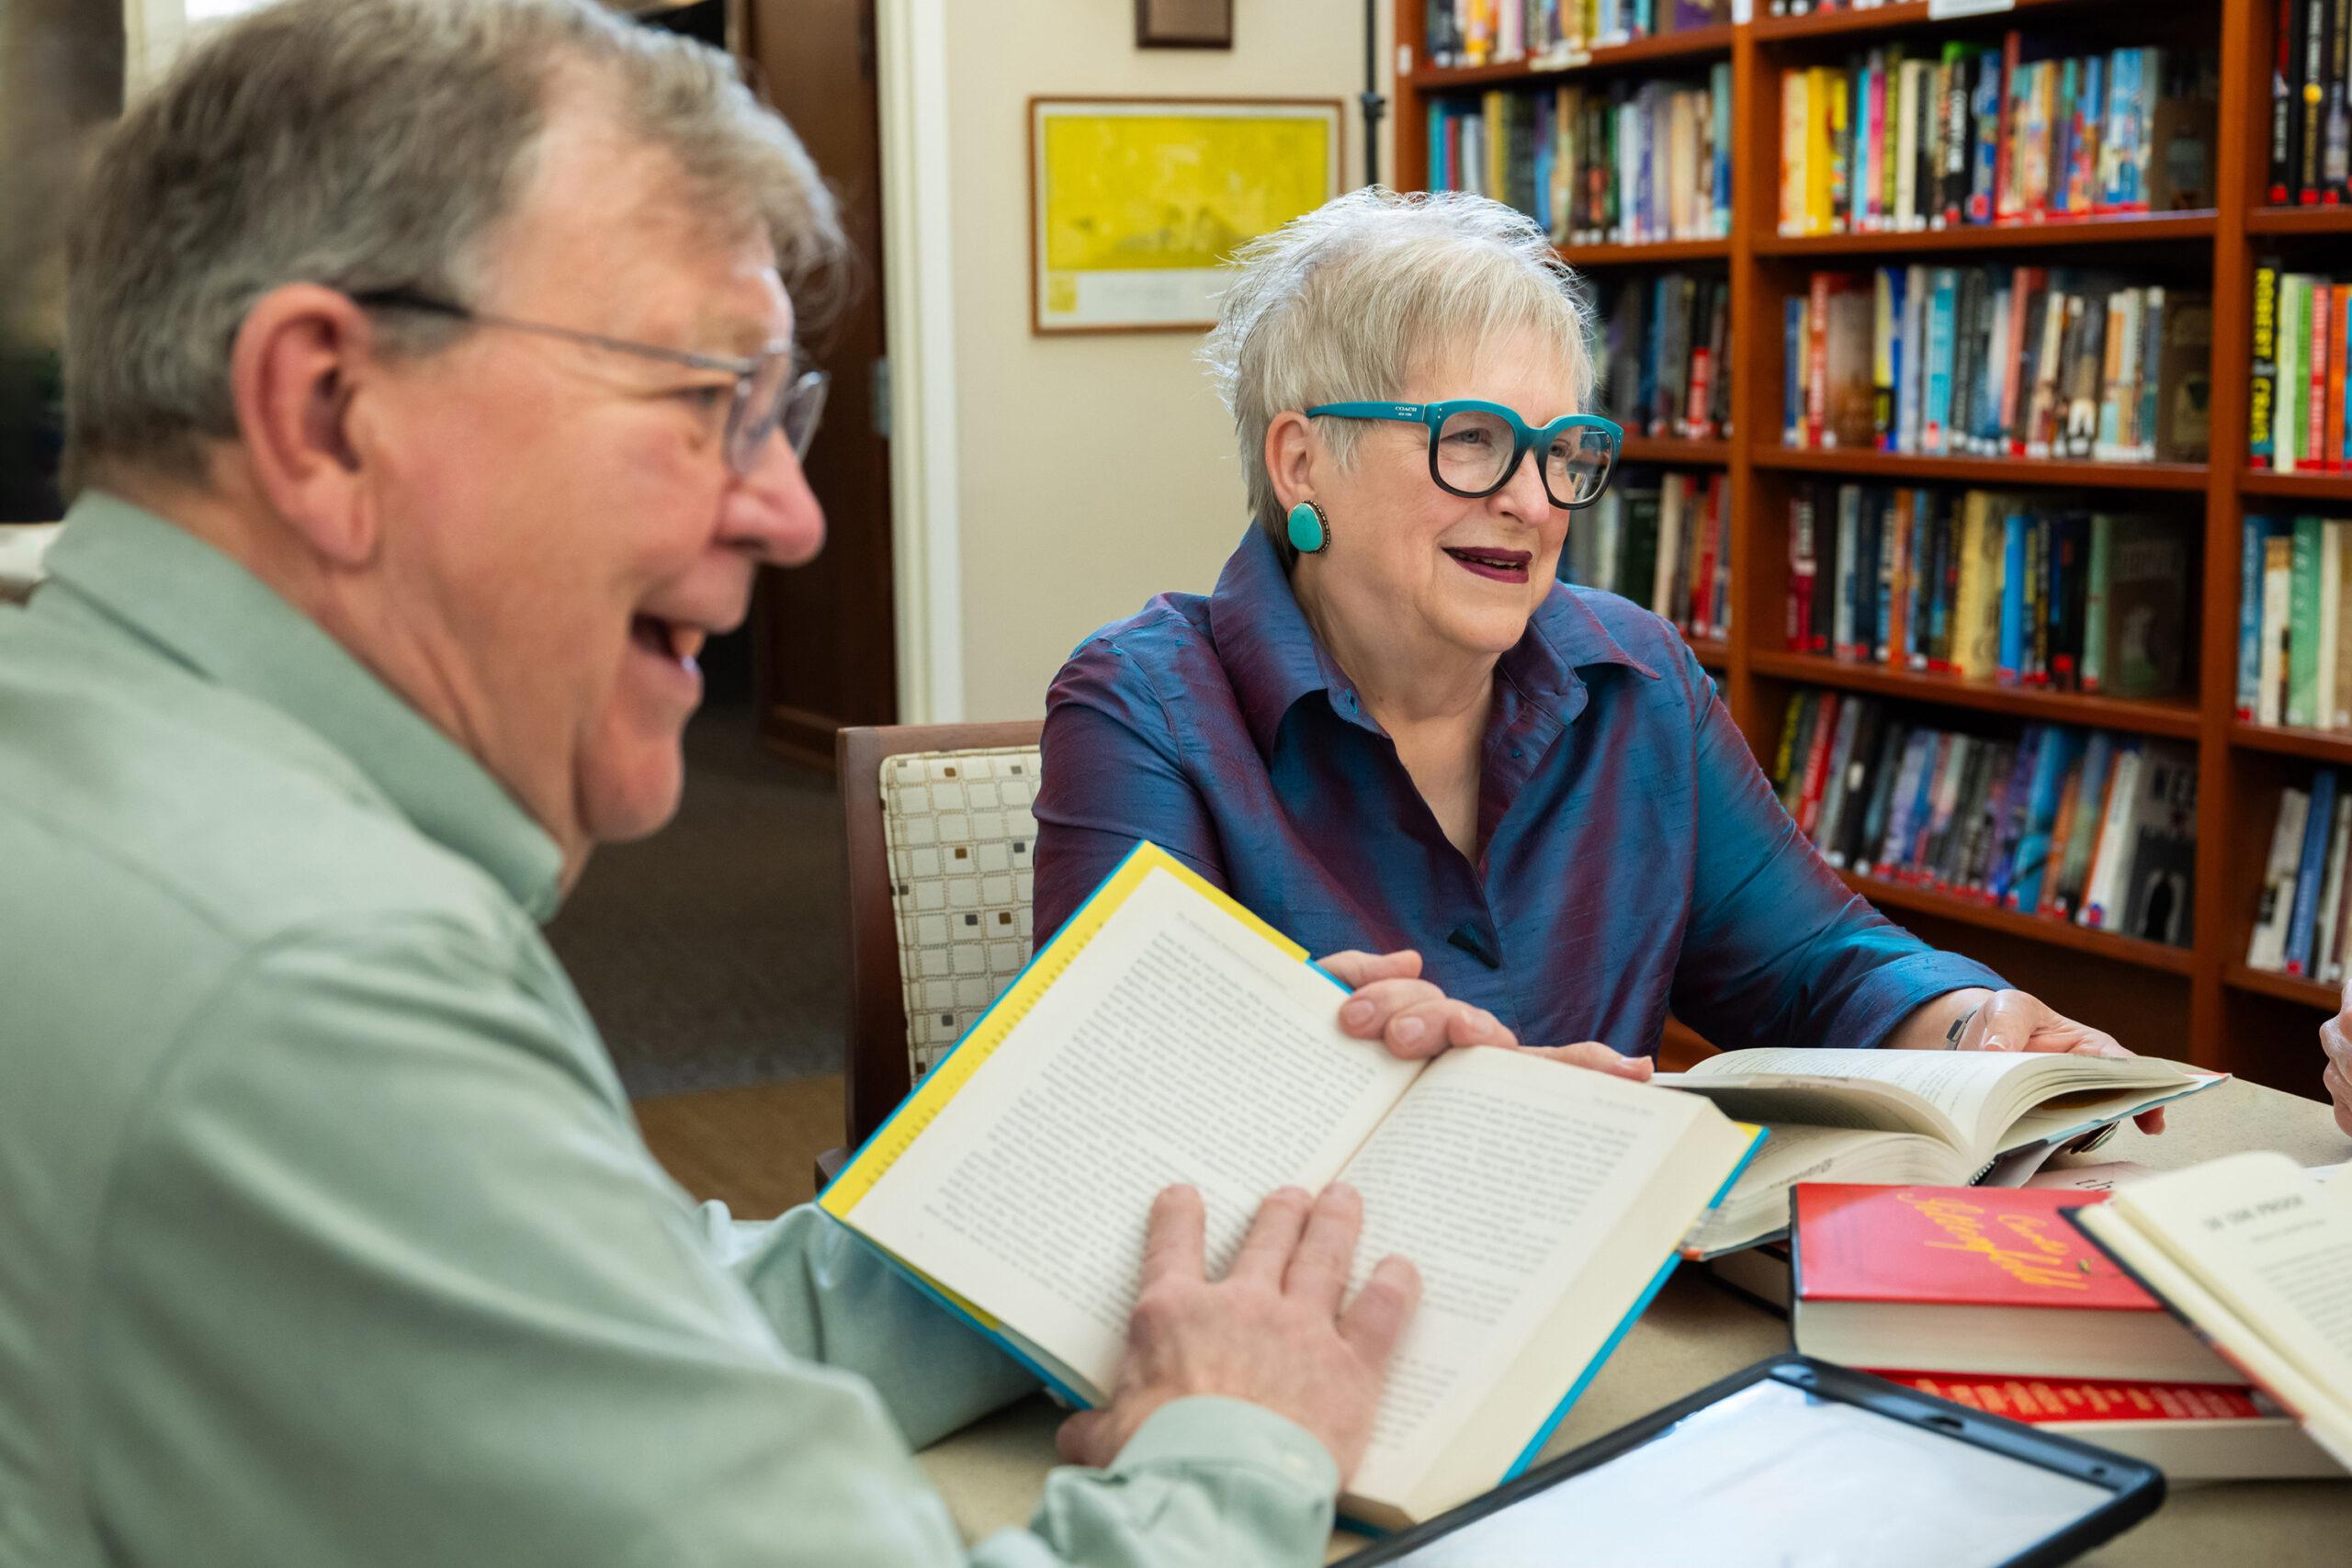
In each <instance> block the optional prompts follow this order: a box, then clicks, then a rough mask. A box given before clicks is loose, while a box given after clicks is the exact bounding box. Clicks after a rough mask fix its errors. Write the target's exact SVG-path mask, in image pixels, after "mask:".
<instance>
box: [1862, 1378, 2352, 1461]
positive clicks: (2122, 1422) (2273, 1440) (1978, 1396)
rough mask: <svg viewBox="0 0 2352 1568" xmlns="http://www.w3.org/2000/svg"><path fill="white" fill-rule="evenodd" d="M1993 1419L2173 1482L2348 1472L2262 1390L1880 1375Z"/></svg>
mask: <svg viewBox="0 0 2352 1568" xmlns="http://www.w3.org/2000/svg"><path fill="white" fill-rule="evenodd" d="M1878 1375H1879V1376H1880V1377H1883V1378H1885V1379H1887V1380H1889V1381H1890V1382H1899V1383H1901V1384H1903V1385H1904V1386H1905V1388H1916V1389H1917V1390H1918V1391H1919V1392H1920V1393H1930V1394H1933V1395H1935V1396H1936V1397H1937V1398H1939V1399H1949V1400H1951V1402H1952V1403H1953V1404H1965V1405H1967V1406H1968V1407H1969V1408H1970V1409H1972V1410H1982V1411H1983V1412H1985V1414H1986V1415H1987V1416H2001V1417H2003V1418H2004V1419H2007V1420H2010V1421H2022V1422H2024V1423H2025V1424H2026V1425H2027V1426H2029V1427H2035V1428H2038V1429H2039V1430H2041V1431H2044V1432H2055V1433H2058V1434H2059V1435H2060V1436H2062V1437H2068V1438H2075V1439H2076V1440H2077V1441H2079V1442H2086V1443H2095V1444H2097V1445H2098V1447H2100V1448H2103V1449H2110V1450H2114V1451H2115V1452H2117V1453H2120V1454H2123V1455H2125V1456H2126V1457H2128V1458H2131V1459H2136V1460H2138V1461H2141V1462H2142V1463H2143V1464H2153V1465H2154V1466H2155V1467H2156V1468H2157V1469H2159V1470H2161V1471H2163V1472H2165V1480H2166V1481H2168V1482H2174V1483H2179V1482H2184V1481H2256V1480H2271V1481H2277V1480H2288V1479H2312V1480H2319V1479H2327V1478H2333V1477H2336V1476H2341V1475H2342V1474H2343V1473H2344V1471H2343V1468H2342V1467H2341V1466H2339V1465H2337V1464H2336V1463H2335V1461H2333V1460H2331V1459H2329V1458H2328V1457H2327V1455H2326V1454H2325V1453H2324V1452H2322V1451H2321V1450H2320V1448H2319V1445H2318V1444H2316V1443H2314V1442H2312V1440H2311V1438H2308V1437H2306V1436H2304V1435H2303V1431H2302V1429H2301V1427H2298V1426H2296V1425H2295V1420H2294V1417H2292V1416H2289V1415H2288V1414H2287V1413H2286V1412H2285V1411H2283V1410H2281V1409H2280V1408H2279V1407H2278V1404H2276V1403H2275V1402H2273V1401H2272V1400H2270V1399H2269V1398H2268V1397H2267V1396H2266V1395H2264V1394H2263V1393H2260V1392H2259V1391H2257V1390H2255V1389H2250V1388H2224V1387H2222V1386H2219V1385H2216V1384H2207V1383H2178V1382H2117V1381H2113V1380H2103V1379H2095V1378H2076V1377H2049V1378H2035V1377H1984V1376H1972V1375H1970V1374H1968V1373H1965V1372H1959V1373H1947V1372H1907V1371H1880V1372H1879V1374H1878Z"/></svg>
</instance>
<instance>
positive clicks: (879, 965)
mask: <svg viewBox="0 0 2352 1568" xmlns="http://www.w3.org/2000/svg"><path fill="white" fill-rule="evenodd" d="M1043 728H1044V725H1043V723H1042V722H1041V721H1039V720H1036V719H1023V720H1014V721H1010V722H1004V723H995V724H923V725H889V726H877V727H854V728H845V729H843V730H842V731H841V732H840V734H839V735H838V736H837V737H836V739H835V741H834V746H833V756H834V760H835V761H836V762H837V764H838V767H837V770H836V771H837V776H838V777H839V780H840V784H841V792H842V844H843V849H844V851H845V852H846V856H847V860H848V877H847V886H848V889H849V982H850V1005H849V1040H848V1046H847V1049H846V1051H845V1053H844V1055H845V1058H846V1059H845V1061H844V1063H843V1066H842V1071H843V1076H844V1077H845V1080H846V1082H845V1085H844V1089H843V1092H842V1109H843V1125H842V1131H843V1132H844V1134H846V1135H847V1138H848V1142H847V1143H846V1145H844V1146H842V1147H841V1148H838V1149H831V1150H828V1151H826V1152H825V1153H824V1154H822V1155H820V1156H818V1160H817V1179H818V1182H819V1185H820V1186H821V1185H822V1184H823V1183H825V1182H827V1181H830V1180H831V1179H832V1178H833V1176H834V1174H835V1173H837V1172H838V1171H839V1170H840V1168H841V1167H842V1163H843V1162H844V1161H846V1160H847V1159H848V1157H849V1155H850V1153H851V1151H853V1150H854V1149H855V1148H856V1147H857V1146H858V1145H860V1144H862V1143H864V1142H865V1140H866V1139H867V1138H868V1137H870V1136H871V1135H872V1134H873V1133H874V1131H875V1129H876V1128H877V1127H879V1126H881V1125H882V1123H883V1122H884V1121H886V1120H887V1119H888V1117H889V1114H890V1112H891V1111H894V1110H896V1109H897V1108H898V1105H899V1101H900V1100H904V1099H906V1097H907V1091H908V1090H909V1089H910V1088H911V1087H912V1081H911V1080H912V1075H911V1073H910V1068H909V1057H910V1045H909V1042H910V1038H911V1034H910V1029H909V1026H908V1019H907V1006H906V998H907V977H906V976H904V975H902V974H901V973H900V970H899V953H900V943H899V921H898V915H897V911H896V909H895V908H894V907H893V904H892V893H893V889H894V887H895V886H897V876H896V873H895V871H894V868H893V867H892V865H891V861H890V851H889V845H888V840H887V838H886V829H885V822H884V815H885V813H884V807H883V798H882V785H881V779H882V768H883V763H884V761H885V760H886V759H888V758H893V757H905V756H909V755H912V754H918V753H920V754H935V753H940V752H954V751H977V750H1001V749H1006V748H1013V747H1022V748H1028V747H1035V745H1036V744H1037V739H1038V735H1039V732H1040V731H1041V730H1042V729H1043ZM1022 903H1023V908H1021V910H1020V919H1021V921H1022V927H1023V929H1022V932H1021V936H1022V941H1023V944H1024V946H1025V944H1026V942H1027V936H1028V932H1027V929H1026V920H1027V916H1028V910H1027V908H1026V903H1027V901H1026V900H1025V899H1024V900H1023V901H1022Z"/></svg>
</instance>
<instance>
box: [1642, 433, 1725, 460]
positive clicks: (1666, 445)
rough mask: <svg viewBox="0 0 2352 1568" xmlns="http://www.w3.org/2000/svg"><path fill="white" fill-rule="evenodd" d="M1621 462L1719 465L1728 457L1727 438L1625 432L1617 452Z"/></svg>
mask: <svg viewBox="0 0 2352 1568" xmlns="http://www.w3.org/2000/svg"><path fill="white" fill-rule="evenodd" d="M1617 460H1618V461H1619V462H1621V463H1681V464H1686V465H1688V466H1690V467H1692V468H1722V467H1723V466H1724V465H1725V464H1726V463H1729V462H1730V461H1731V443H1730V442H1728V441H1685V440H1683V439H1682V438H1681V437H1679V436H1674V435H1628V436H1627V437H1625V445H1624V446H1623V449H1622V450H1621V451H1620V452H1619V453H1618V454H1617Z"/></svg>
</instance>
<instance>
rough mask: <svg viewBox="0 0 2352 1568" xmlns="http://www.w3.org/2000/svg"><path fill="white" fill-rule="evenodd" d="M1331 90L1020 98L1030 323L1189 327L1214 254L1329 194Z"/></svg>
mask: <svg viewBox="0 0 2352 1568" xmlns="http://www.w3.org/2000/svg"><path fill="white" fill-rule="evenodd" d="M1346 138H1347V123H1346V114H1345V107H1344V106H1343V104H1342V103H1341V101H1340V99H1338V98H1172V97H1171V98H1153V97H1116V98H1074V97H1046V96H1035V97H1032V98H1031V99H1030V100H1029V275H1030V288H1029V327H1030V331H1031V332H1032V333H1036V334H1038V335H1053V334H1059V333H1133V332H1201V331H1204V330H1205V329H1207V328H1208V327H1209V326H1211V325H1212V324H1214V322H1215V321H1216V293H1217V290H1218V289H1219V288H1222V287H1223V282H1224V278H1225V276H1226V267H1225V258H1226V257H1227V256H1229V255H1230V254H1232V253H1233V251H1235V250H1236V249H1237V248H1238V247H1239V246H1240V245H1242V244H1243V243H1247V242H1248V241H1250V240H1253V239H1255V238H1257V237H1258V236H1259V235H1261V234H1264V233H1268V232H1271V231H1273V230H1275V229H1278V228H1280V227H1281V226H1282V225H1283V224H1284V223H1286V222H1288V221H1290V220H1292V219H1293V218H1295V217H1297V216H1299V214H1301V213H1303V212H1309V211H1312V210H1313V209H1316V208H1317V207H1320V206H1321V205H1323V203H1325V202H1327V201H1329V200H1330V199H1331V198H1332V197H1335V196H1337V195H1339V194H1340V170H1341V169H1342V168H1343V167H1344V166H1345V163H1346V157H1347V147H1346Z"/></svg>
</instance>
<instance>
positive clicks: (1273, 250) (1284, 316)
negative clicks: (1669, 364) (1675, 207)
mask: <svg viewBox="0 0 2352 1568" xmlns="http://www.w3.org/2000/svg"><path fill="white" fill-rule="evenodd" d="M1234 262H1235V272H1236V276H1235V278H1234V281H1233V283H1232V285H1231V287H1229V288H1227V290H1226V292H1225V295H1224V298H1223V300H1222V303H1221V305H1220V308H1219V310H1218V313H1217V323H1216V329H1215V330H1214V331H1212V332H1211V333H1209V336H1208V341H1207V343H1206V344H1204V345H1203V346H1202V349H1201V358H1202V359H1203V360H1204V361H1205V362H1206V363H1207V365H1208V367H1209V370H1210V373H1211V375H1212V376H1213V377H1214V378H1215V379H1216V389H1217V395H1218V396H1219V397H1221V398H1223V399H1224V400H1225V406H1226V407H1227V408H1228V409H1230V410H1231V411H1232V412H1233V423H1234V433H1235V434H1236V435H1237V436H1238V439H1239V441H1240V448H1241V471H1242V473H1243V475H1244V476H1245V477H1246V478H1247V479H1248V482H1249V491H1250V515H1251V516H1253V517H1254V518H1255V519H1256V520H1257V522H1258V525H1260V526H1261V527H1262V528H1264V529H1265V530H1266V531H1267V533H1269V534H1270V535H1272V536H1273V539H1274V542H1275V544H1276V546H1277V547H1281V548H1282V549H1283V558H1284V559H1285V560H1287V559H1289V548H1288V546H1287V545H1286V544H1285V542H1284V539H1285V536H1284V533H1283V528H1284V524H1285V519H1284V517H1283V511H1282V505H1281V503H1280V502H1277V501H1276V500H1275V499H1274V483H1273V479H1272V476H1271V475H1270V474H1268V473H1267V471H1266V430H1267V427H1268V426H1269V425H1271V424H1272V423H1273V420H1274V416H1275V415H1276V414H1279V413H1283V412H1286V411H1288V410H1293V409H1295V410H1299V411H1301V412H1304V411H1305V410H1306V409H1310V408H1313V407H1314V406H1315V405H1316V404H1317V403H1330V402H1344V401H1351V400H1359V399H1363V400H1372V401H1375V402H1378V401H1385V400H1389V399H1393V398H1397V397H1398V396H1400V395H1401V393H1402V389H1403V388H1404V386H1405V384H1406V382H1407V381H1408V380H1409V379H1410V378H1412V376H1413V375H1415V374H1416V373H1417V372H1419V371H1422V370H1425V369H1427V368H1429V367H1430V366H1431V365H1433V364H1435V363H1438V362H1441V361H1442V360H1443V359H1444V358H1446V357H1448V356H1450V355H1453V354H1456V353H1463V354H1468V353H1474V352H1476V349H1477V348H1478V346H1479V345H1480V344H1483V343H1485V342H1486V341H1487V339H1489V338H1491V337H1493V336H1496V335H1498V334H1499V333H1528V334H1530V335H1532V337H1534V339H1535V340H1536V341H1537V342H1538V343H1548V344H1551V345H1552V346H1553V348H1554V351H1555V353H1556V354H1557V355H1558V356H1559V363H1560V365H1561V366H1562V367H1564V368H1565V370H1566V374H1567V376H1568V378H1569V382H1568V385H1566V386H1565V387H1563V388H1562V389H1561V391H1562V392H1563V393H1564V394H1565V395H1566V397H1567V398H1569V399H1570V400H1573V403H1574V406H1575V408H1576V409H1581V408H1583V407H1584V404H1585V402H1586V400H1588V399H1589V398H1590V397H1591V395H1592V381H1593V369H1592V349H1591V342H1590V339H1591V332H1592V312H1591V307H1590V306H1589V303H1588V302H1587V301H1586V299H1585V297H1584V292H1583V289H1582V288H1581V287H1580V286H1579V285H1578V284H1577V278H1576V275H1575V274H1574V273H1572V272H1570V271H1569V270H1568V268H1567V266H1566V264H1564V263H1563V262H1562V261H1561V260H1560V258H1559V255H1558V253H1556V252H1555V251H1554V250H1553V248H1552V242H1551V241H1550V240H1549V239H1548V238H1547V237H1546V236H1545V235H1544V231H1543V230H1542V229H1540V228H1538V227H1537V226H1536V224H1535V221H1534V220H1532V219H1531V218H1529V217H1528V216H1526V214H1524V213H1521V212H1518V211H1515V210H1513V209H1510V208H1508V207H1505V206H1504V205H1503V204H1502V203H1500V202H1498V201H1491V200H1489V199H1487V197H1481V196H1471V195H1467V194H1465V193H1463V192H1458V191H1453V192H1440V193H1437V194H1434V195H1416V196H1399V195H1397V193H1396V192H1395V191H1392V190H1385V189H1382V188H1381V187H1380V186H1366V187H1365V188H1363V189H1362V190H1359V191H1353V192H1351V193H1350V194H1348V195H1346V196H1343V197H1339V198H1338V199H1337V200H1334V201H1329V202H1326V203H1325V204H1324V205H1323V206H1321V207H1318V208H1317V209H1315V210H1314V211H1312V212H1309V213H1306V214H1305V215H1304V216H1302V217H1299V218H1295V219H1293V220H1291V221H1290V222H1288V223H1285V224H1283V226H1282V227H1281V228H1279V229H1277V230H1275V231H1273V232H1272V233H1271V234H1267V235H1264V236H1262V237H1261V238H1259V239H1256V240H1253V241H1251V242H1250V243H1249V244H1247V245H1244V246H1243V247H1242V248H1241V249H1240V251H1239V252H1238V253H1237V254H1236V255H1235V257H1234ZM1521 412H1522V413H1524V414H1525V415H1526V416H1527V417H1529V418H1531V419H1548V418H1550V417H1552V416H1553V415H1555V414H1558V413H1566V412H1573V410H1570V409H1527V410H1522V411H1521ZM1317 423H1318V424H1319V425H1320V426H1321V428H1322V434H1323V436H1324V439H1325V440H1326V442H1328V443H1329V446H1330V447H1331V450H1332V453H1333V455H1334V456H1336V457H1338V458H1339V459H1340V461H1341V462H1343V463H1344V462H1347V461H1349V460H1350V459H1351V458H1352V457H1353V456H1354V454H1355V444H1356V440H1357V438H1358V437H1359V436H1360V435H1361V434H1363V429H1364V426H1363V423H1361V422H1359V421H1355V420H1347V419H1326V420H1321V421H1318V422H1317Z"/></svg>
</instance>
